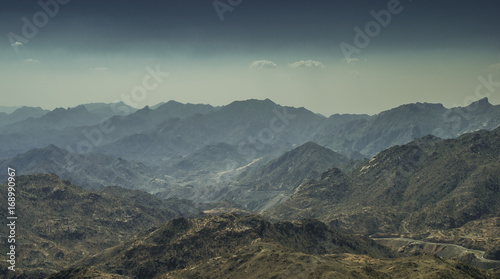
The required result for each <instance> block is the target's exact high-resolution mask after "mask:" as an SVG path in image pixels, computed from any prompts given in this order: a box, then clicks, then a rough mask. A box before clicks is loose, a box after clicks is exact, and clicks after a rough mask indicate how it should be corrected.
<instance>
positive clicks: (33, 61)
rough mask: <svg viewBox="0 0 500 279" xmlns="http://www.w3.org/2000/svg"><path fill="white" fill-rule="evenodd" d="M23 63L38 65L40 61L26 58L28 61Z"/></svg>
mask: <svg viewBox="0 0 500 279" xmlns="http://www.w3.org/2000/svg"><path fill="white" fill-rule="evenodd" d="M24 62H26V63H39V62H40V61H39V60H36V59H31V58H28V59H26V60H24Z"/></svg>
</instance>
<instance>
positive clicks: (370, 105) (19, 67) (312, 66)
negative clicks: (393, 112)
mask: <svg viewBox="0 0 500 279" xmlns="http://www.w3.org/2000/svg"><path fill="white" fill-rule="evenodd" d="M41 3H47V7H46V8H45V9H44V8H43V7H42V6H40V5H39V4H38V1H23V0H2V1H1V3H0V34H2V35H1V36H0V84H1V90H0V97H1V102H0V105H29V106H41V107H44V108H49V109H53V108H55V107H68V106H75V105H78V104H81V103H90V102H113V101H121V100H125V101H126V102H129V103H131V104H133V105H135V106H136V107H143V106H145V105H154V104H156V103H159V102H165V101H168V100H177V101H180V102H191V103H209V104H212V105H225V104H228V103H230V102H232V101H234V100H243V99H250V98H256V99H265V98H270V99H271V100H273V101H275V102H277V103H279V104H282V105H290V106H297V107H300V106H304V107H306V108H308V109H310V110H312V111H314V112H319V113H322V114H324V115H327V116H328V115H331V114H334V113H368V114H374V113H378V112H380V111H382V110H385V109H389V108H392V107H395V106H398V105H401V104H405V103H413V102H432V103H443V104H444V105H445V106H447V107H452V106H463V105H467V104H468V103H470V101H473V100H474V99H477V98H478V97H484V96H488V97H489V99H490V102H491V103H493V104H499V103H500V84H498V83H495V82H499V83H500V36H499V34H500V17H499V16H498V12H499V10H500V4H498V2H497V1H481V0H480V1H456V0H455V1H435V0H433V1H430V0H427V1H425V0H413V1H410V0H401V1H395V0H390V1H385V0H384V1H374V0H370V1H368V0H365V1H360V0H339V1H334V0H324V1H322V0H311V1H291V0H286V1H284V0H283V1H273V0H218V1H215V2H214V1H212V0H189V1H188V0H177V1H169V0H164V1H160V0H158V1H152V0H149V1H132V0H119V1H118V0H117V1H105V0H100V1H97V0H95V1H92V0H58V2H56V0H41ZM54 3H56V4H57V6H56V5H54ZM214 3H215V6H217V9H219V12H217V9H216V8H215V7H214ZM372 11H373V12H372ZM374 14H375V15H374ZM388 15H390V19H389V18H388ZM376 17H379V18H378V21H377V19H376ZM23 18H24V19H23ZM221 19H223V20H221ZM356 27H358V28H359V29H356ZM34 28H36V29H34ZM356 30H358V31H359V30H361V32H362V33H363V34H361V35H360V34H359V33H358V31H356ZM366 30H368V31H366ZM366 33H369V34H366ZM364 36H366V37H364ZM366 38H368V40H369V41H367V40H366ZM363 39H365V40H363ZM341 45H342V46H344V49H346V50H348V51H347V52H349V51H350V52H351V53H350V55H349V56H348V59H346V56H345V54H344V52H346V51H342V49H341ZM346 46H347V47H346ZM347 52H346V53H347ZM147 68H148V69H149V70H147ZM157 69H158V70H159V71H160V72H168V73H169V75H168V77H167V76H166V74H160V75H159V76H158V75H157V76H156V78H155V76H151V74H150V72H151V71H157ZM149 76H151V77H149ZM144 80H145V81H146V84H145V85H146V86H144V85H143V82H144ZM480 80H483V81H482V82H481V81H480ZM488 80H490V83H489V84H488V82H486V81H488ZM482 84H486V85H482ZM497 85H498V86H497ZM146 87H147V88H146ZM478 87H479V89H478V90H476V89H477V88H478Z"/></svg>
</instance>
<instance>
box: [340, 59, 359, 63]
mask: <svg viewBox="0 0 500 279" xmlns="http://www.w3.org/2000/svg"><path fill="white" fill-rule="evenodd" d="M342 61H345V62H347V64H356V63H357V62H359V58H346V59H344V60H342Z"/></svg>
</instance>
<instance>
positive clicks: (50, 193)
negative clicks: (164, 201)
mask: <svg viewBox="0 0 500 279" xmlns="http://www.w3.org/2000/svg"><path fill="white" fill-rule="evenodd" d="M16 183H17V185H18V186H17V191H16V194H17V196H18V199H17V200H18V201H17V203H16V208H17V210H18V211H17V216H18V217H19V218H18V220H17V222H18V223H17V232H16V233H17V236H18V237H17V241H18V242H19V243H21V245H18V251H17V252H18V258H17V260H18V262H20V263H22V265H19V270H20V271H21V273H25V274H49V273H53V272H55V271H59V270H61V269H62V268H63V267H64V266H66V265H68V264H70V263H73V262H75V261H77V260H79V259H81V258H82V257H86V256H89V255H93V254H96V253H98V252H100V251H102V250H104V249H106V248H109V247H112V246H115V245H118V244H119V243H120V242H122V241H124V240H126V239H128V238H130V237H131V236H133V235H134V234H136V233H137V232H139V231H142V230H145V229H147V228H149V227H151V226H153V225H155V224H161V223H163V222H165V221H168V220H170V219H172V218H174V217H178V216H180V214H179V213H177V212H174V211H172V210H169V209H167V208H166V207H165V206H164V207H159V206H155V205H154V204H151V205H150V203H147V202H146V203H139V202H131V201H130V200H123V199H119V198H117V197H114V196H111V195H107V194H97V193H93V192H89V191H86V190H83V189H82V188H80V187H78V186H75V185H73V184H71V183H69V182H68V181H66V180H62V179H60V178H59V177H57V176H55V175H49V174H37V175H30V176H19V177H17V182H16ZM4 186H5V185H3V186H2V187H1V189H0V192H1V199H2V202H1V203H2V204H6V197H7V195H6V191H7V190H6V189H7V187H4ZM154 199H155V198H154V197H153V196H151V197H150V200H154ZM158 202H161V201H160V200H158ZM0 214H1V216H2V218H1V219H2V220H1V221H0V222H1V225H2V237H1V238H2V242H3V243H7V241H6V235H7V233H6V230H7V226H6V222H7V221H6V220H7V219H6V216H5V214H6V212H5V211H2V212H1V213H0ZM6 249H7V246H6V245H2V246H1V248H0V251H1V252H2V255H5V254H6V253H7V251H6ZM35 278H36V276H35ZM38 278H40V277H38Z"/></svg>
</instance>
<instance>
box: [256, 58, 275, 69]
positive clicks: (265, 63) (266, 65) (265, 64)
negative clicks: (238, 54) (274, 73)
mask: <svg viewBox="0 0 500 279" xmlns="http://www.w3.org/2000/svg"><path fill="white" fill-rule="evenodd" d="M277 67H278V65H276V63H274V62H273V61H269V60H257V61H253V62H252V65H251V66H250V68H256V69H275V68H277Z"/></svg>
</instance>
